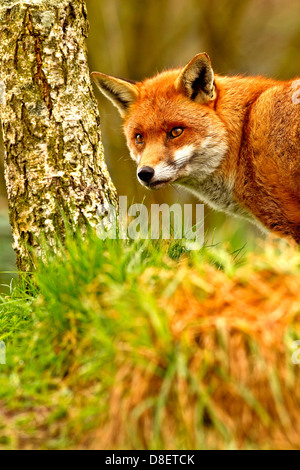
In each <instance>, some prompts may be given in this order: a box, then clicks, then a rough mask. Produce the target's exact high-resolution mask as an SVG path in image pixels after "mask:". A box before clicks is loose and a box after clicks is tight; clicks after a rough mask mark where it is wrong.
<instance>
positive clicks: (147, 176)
mask: <svg viewBox="0 0 300 470" xmlns="http://www.w3.org/2000/svg"><path fill="white" fill-rule="evenodd" d="M154 173H155V170H154V168H152V167H151V166H143V167H142V168H140V169H139V170H138V172H137V175H138V178H139V179H140V180H141V181H142V182H143V183H146V184H149V183H150V181H151V179H152V177H153V176H154Z"/></svg>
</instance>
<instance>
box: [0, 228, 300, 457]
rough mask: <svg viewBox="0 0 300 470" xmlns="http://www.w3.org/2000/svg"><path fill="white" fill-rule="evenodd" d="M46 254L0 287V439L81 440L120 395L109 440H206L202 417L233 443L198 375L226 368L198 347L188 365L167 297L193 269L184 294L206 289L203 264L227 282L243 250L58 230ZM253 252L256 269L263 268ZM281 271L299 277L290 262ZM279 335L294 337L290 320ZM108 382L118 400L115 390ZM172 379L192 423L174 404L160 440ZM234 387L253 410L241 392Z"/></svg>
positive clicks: (50, 443)
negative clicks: (144, 425)
mask: <svg viewBox="0 0 300 470" xmlns="http://www.w3.org/2000/svg"><path fill="white" fill-rule="evenodd" d="M46 259H47V261H46V262H44V263H40V265H39V268H38V271H37V273H36V274H34V275H33V276H32V277H30V278H28V277H24V278H23V280H21V281H20V282H19V283H16V282H14V283H13V285H12V286H11V287H10V291H9V292H7V294H6V295H3V296H2V297H0V340H2V341H5V343H6V356H7V363H6V365H0V448H1V447H2V448H35V449H37V448H38V449H65V448H72V447H76V446H83V447H88V446H89V442H90V440H89V437H88V436H89V433H90V431H92V430H94V429H96V428H97V427H99V428H100V429H101V428H103V429H108V431H107V433H109V423H110V417H109V416H110V413H111V411H112V410H111V407H112V405H111V403H112V402H113V400H116V402H117V403H119V404H120V403H121V405H120V406H121V407H120V409H119V412H120V413H121V412H122V409H123V408H122V407H123V405H124V409H125V408H126V406H127V405H126V403H127V402H128V410H129V409H130V411H128V416H127V415H126V412H125V411H124V413H125V415H126V416H125V418H124V419H125V422H126V420H128V430H127V431H126V432H125V431H124V432H123V431H122V432H123V434H124V436H123V441H122V442H120V443H119V444H116V445H117V446H118V445H120V446H122V447H123V448H124V447H128V448H152V449H155V448H156V449H160V448H161V449H162V448H168V446H176V448H177V449H180V448H183V449H184V448H187V447H190V448H191V447H192V448H193V447H195V446H196V447H197V448H210V447H214V446H216V443H215V442H216V441H215V440H213V442H214V443H213V444H210V442H209V439H208V438H207V434H206V433H205V423H210V424H209V430H210V432H211V430H213V432H215V433H216V435H217V436H218V439H219V441H218V442H220V444H219V445H220V446H221V447H222V448H232V447H233V448H235V447H236V446H237V442H236V440H235V437H234V435H233V433H232V430H230V429H229V427H227V426H226V424H224V422H223V420H222V415H221V414H220V413H219V410H218V409H217V408H216V407H215V405H214V402H213V400H212V394H213V392H214V390H215V388H214V387H215V385H214V383H213V381H212V383H210V384H207V383H206V378H207V375H206V373H207V370H209V368H210V367H213V370H217V369H218V372H217V373H218V374H219V375H220V376H222V377H223V378H224V377H225V376H226V373H227V372H228V370H227V368H226V367H225V366H224V368H223V366H222V362H221V363H220V361H219V359H218V363H217V364H214V360H215V359H214V358H213V357H212V356H211V354H210V352H209V350H207V351H206V356H205V358H204V359H205V360H204V359H201V363H202V364H203V369H201V370H199V373H198V372H197V374H196V375H193V373H192V372H191V367H190V364H191V361H192V358H193V357H194V355H196V356H197V354H198V352H197V349H195V348H196V346H195V344H194V343H193V344H192V343H191V342H190V339H188V337H187V335H186V334H185V333H184V334H182V336H176V335H175V336H174V332H173V330H172V325H171V321H170V319H171V317H172V315H173V312H172V309H171V308H168V301H169V299H170V300H171V299H172V298H173V297H174V293H175V292H177V291H178V286H179V287H180V286H181V285H183V284H182V283H184V282H185V277H184V273H188V275H189V273H190V274H191V275H193V276H194V277H195V273H196V276H197V279H196V280H195V283H196V284H197V283H198V285H197V287H196V290H195V298H196V299H197V301H199V302H200V303H201V302H203V301H204V300H205V299H206V298H208V297H209V295H210V285H209V283H208V282H207V279H206V268H205V267H207V266H211V267H212V268H211V269H214V270H215V272H216V273H218V272H222V273H223V274H224V276H225V277H226V278H227V279H228V280H230V279H232V278H234V276H235V275H236V273H237V271H238V270H239V269H240V268H241V266H243V265H244V264H245V263H246V257H245V256H244V254H243V251H239V250H238V251H234V252H231V250H230V249H229V250H228V249H225V248H224V247H206V248H203V249H202V250H200V251H198V252H190V253H187V252H186V251H185V249H184V246H183V245H182V244H181V242H178V241H176V242H163V241H157V242H150V241H136V242H123V241H122V240H107V241H105V242H103V241H101V240H99V239H98V238H97V237H96V236H94V235H92V234H91V235H89V236H88V237H87V239H85V240H82V239H81V238H80V237H76V238H75V239H74V238H73V239H72V238H69V239H68V241H67V243H66V248H65V249H61V250H60V252H59V254H57V255H55V256H54V255H51V254H50V253H47V255H46ZM264 262H265V265H264V266H262V268H257V267H256V269H258V270H259V269H265V266H266V265H267V263H268V262H267V261H265V260H264ZM179 266H183V267H184V270H181V271H180V270H178V267H179ZM292 270H293V274H295V275H297V276H298V275H299V273H300V266H299V265H298V264H297V263H296V264H295V265H293V267H292ZM193 282H194V281H193ZM164 305H167V307H165V306H164ZM204 321H205V320H204ZM218 331H219V339H218V340H217V341H218V344H219V345H220V351H219V353H218V354H219V355H220V357H222V358H223V359H222V360H223V361H224V364H225V363H226V344H225V343H226V341H225V343H224V337H223V336H222V331H223V330H222V327H221V325H220V326H218ZM289 335H290V336H291V337H292V336H293V335H294V336H295V330H294V329H293V328H291V330H290V333H289ZM197 348H198V347H197ZM224 351H225V352H224ZM224 354H225V356H224ZM212 364H213V365H212ZM220 364H221V365H220ZM133 377H135V379H134V380H139V381H138V382H137V383H136V386H137V388H138V387H139V386H140V387H141V388H142V385H143V383H144V381H145V383H146V384H147V387H148V388H149V387H150V388H151V387H153V390H152V391H151V390H150V389H149V390H148V392H147V393H146V394H145V396H142V395H141V399H136V398H132V397H131V395H130V394H129V395H128V391H127V390H126V387H127V385H128V387H129V388H128V390H129V389H130V390H131V391H132V390H133V391H134V383H132V382H131V381H132V380H133ZM138 377H139V379H138ZM147 377H148V378H149V377H150V379H149V384H148V382H147V380H148V379H147ZM224 380H225V379H224ZM126 384H127V385H126ZM155 384H157V385H155ZM118 387H120V394H121V395H122V397H123V398H122V399H120V400H119V401H118V400H117V398H114V394H116V397H117V395H118V392H117V391H118ZM178 387H179V388H180V387H183V391H182V394H183V395H184V393H185V392H184V390H186V387H187V389H188V390H189V393H190V394H191V396H193V400H194V401H195V402H194V403H193V407H194V408H193V409H194V410H195V413H196V421H195V423H196V424H195V423H194V429H192V430H191V429H190V428H189V426H190V424H187V422H186V420H185V418H184V417H183V416H182V415H181V414H180V413H181V412H180V413H179V411H178V414H177V411H176V410H174V423H175V425H176V429H177V431H176V432H175V433H174V432H173V431H172V432H171V435H172V436H171V438H170V442H169V437H168V431H167V428H166V424H165V416H166V415H167V414H168V412H169V411H168V409H169V406H170V404H172V403H174V406H176V403H177V400H179V401H180V400H182V399H183V398H182V396H181V395H180V390H179V391H178ZM241 393H242V392H241ZM243 394H244V396H245V397H246V398H245V399H247V400H248V401H249V402H251V404H252V405H251V406H254V408H255V407H256V408H257V410H258V411H257V412H258V413H260V414H262V415H264V413H265V411H264V410H263V409H262V407H261V406H260V405H259V404H258V403H256V401H255V398H253V396H252V395H251V393H250V392H249V391H248V392H247V390H243ZM176 397H177V398H176ZM132 400H133V401H132ZM135 400H137V402H135ZM118 406H119V405H118ZM182 406H183V409H185V405H182ZM178 409H181V408H180V406H179V408H178ZM147 413H149V414H150V415H151V420H150V421H151V423H152V425H151V426H150V428H151V429H150V430H149V432H148V434H147V438H145V436H144V433H141V434H142V435H143V437H141V435H140V433H139V431H138V429H139V425H138V423H139V419H141V416H145V415H146V414H147ZM120 419H121V418H120ZM122 419H123V418H122ZM122 419H121V421H120V422H122ZM143 419H144V418H143ZM173 434H174V435H173ZM145 439H146V441H145ZM245 446H246V447H248V448H249V447H250V448H251V447H255V446H256V443H255V442H249V443H247V444H245Z"/></svg>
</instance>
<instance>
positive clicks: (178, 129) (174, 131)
mask: <svg viewBox="0 0 300 470" xmlns="http://www.w3.org/2000/svg"><path fill="white" fill-rule="evenodd" d="M182 133H183V128H182V127H173V129H172V130H171V132H170V137H171V138H173V139H174V138H175V137H179V136H180V135H181V134H182Z"/></svg>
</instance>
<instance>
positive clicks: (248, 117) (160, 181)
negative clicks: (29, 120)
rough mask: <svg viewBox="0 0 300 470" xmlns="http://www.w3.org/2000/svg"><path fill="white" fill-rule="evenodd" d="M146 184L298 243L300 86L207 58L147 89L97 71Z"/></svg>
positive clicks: (155, 81) (148, 84) (146, 85)
mask: <svg viewBox="0 0 300 470" xmlns="http://www.w3.org/2000/svg"><path fill="white" fill-rule="evenodd" d="M92 77H93V79H94V81H95V82H96V84H97V86H98V87H99V89H100V90H101V91H102V93H103V94H104V95H105V96H106V97H107V98H109V99H110V100H111V101H112V102H113V104H114V105H115V106H116V107H117V108H118V110H119V112H120V114H121V116H122V117H123V119H124V127H123V128H124V133H125V136H126V139H127V145H128V147H129V150H130V154H131V157H132V158H133V159H134V160H135V161H136V163H137V165H138V170H137V177H138V180H139V181H140V183H142V184H143V185H145V186H146V187H148V188H150V189H154V188H156V189H158V188H161V187H163V186H164V185H167V184H170V183H176V184H179V185H182V186H184V187H185V188H187V189H189V190H190V191H192V192H193V193H194V194H196V195H197V196H198V197H199V198H200V199H201V200H202V201H203V202H205V203H207V204H209V205H210V206H212V207H213V208H215V209H218V210H221V211H224V212H227V213H230V214H233V215H236V216H241V217H244V218H246V219H248V220H250V221H252V222H254V223H256V224H258V225H260V226H262V227H265V228H266V229H267V230H268V231H271V232H273V233H274V234H276V235H278V236H281V237H283V238H287V239H293V240H295V241H296V242H297V243H298V244H300V80H294V81H287V82H282V81H275V80H272V79H266V78H262V77H241V76H233V77H227V76H219V75H215V74H214V72H213V69H212V66H211V62H210V59H209V57H208V55H207V54H206V53H202V54H197V55H196V56H195V57H194V58H193V59H192V60H191V61H190V62H189V63H188V64H187V65H186V66H185V67H184V68H182V69H175V70H169V71H165V72H163V73H160V74H158V75H157V76H155V77H153V78H149V79H146V80H144V81H142V82H138V83H137V82H133V81H129V80H124V79H121V78H116V77H112V76H109V75H105V74H103V73H99V72H93V73H92Z"/></svg>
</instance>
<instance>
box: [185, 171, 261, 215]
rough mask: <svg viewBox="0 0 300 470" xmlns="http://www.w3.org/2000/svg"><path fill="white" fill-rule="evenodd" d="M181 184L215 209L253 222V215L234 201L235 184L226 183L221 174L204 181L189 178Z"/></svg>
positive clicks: (211, 175) (212, 175)
mask: <svg viewBox="0 0 300 470" xmlns="http://www.w3.org/2000/svg"><path fill="white" fill-rule="evenodd" d="M180 184H181V185H182V186H184V187H185V188H186V189H188V190H189V191H191V192H192V193H193V194H195V196H197V197H198V198H199V199H200V200H201V201H203V202H204V203H205V204H208V205H209V206H210V207H212V208H213V209H216V210H219V211H222V212H225V213H227V214H231V215H234V216H239V217H244V218H246V219H248V220H251V221H253V220H252V216H251V214H250V213H249V212H248V211H246V210H245V209H243V208H242V207H241V206H240V205H239V204H238V203H237V202H236V200H235V199H234V196H233V183H228V182H227V181H226V182H225V181H224V178H223V177H222V176H221V175H220V174H217V173H216V172H215V173H212V174H210V175H208V176H207V177H206V178H205V179H203V180H201V179H197V177H196V178H188V179H187V180H185V181H184V182H182V183H180Z"/></svg>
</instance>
